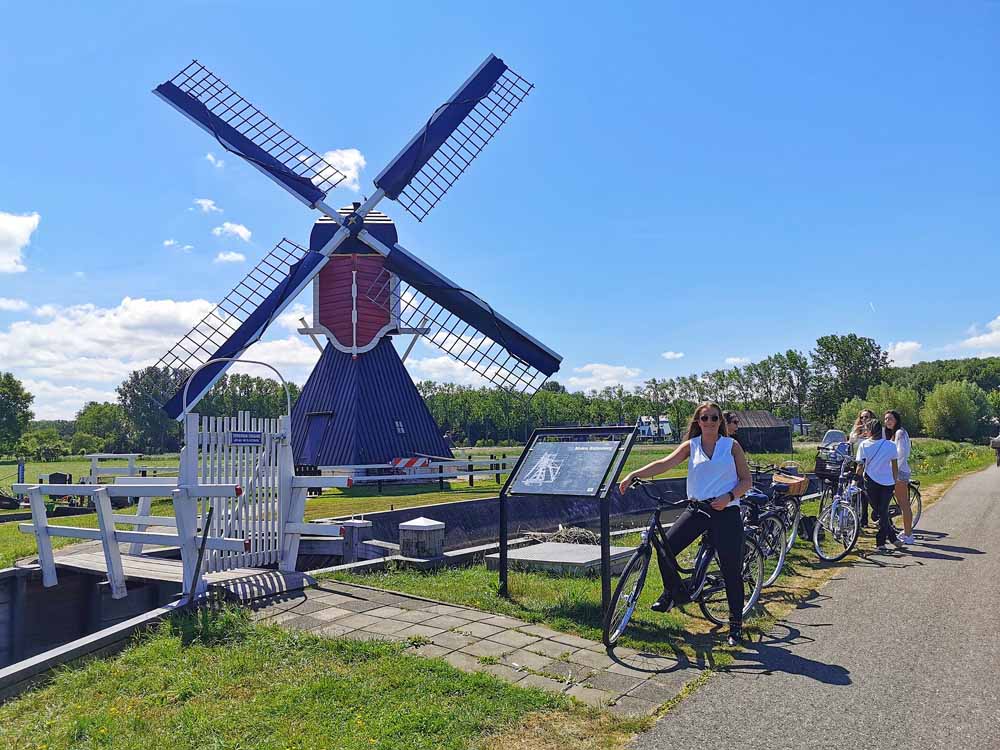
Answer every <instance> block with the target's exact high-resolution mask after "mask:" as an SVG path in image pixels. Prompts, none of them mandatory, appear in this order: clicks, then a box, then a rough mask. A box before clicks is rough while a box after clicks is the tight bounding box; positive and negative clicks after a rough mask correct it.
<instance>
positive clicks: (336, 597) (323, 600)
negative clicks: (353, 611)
mask: <svg viewBox="0 0 1000 750" xmlns="http://www.w3.org/2000/svg"><path fill="white" fill-rule="evenodd" d="M309 598H310V599H312V600H313V601H317V602H319V603H320V604H324V605H326V606H328V607H329V606H333V607H337V606H339V605H340V603H341V602H353V601H356V600H355V599H352V598H351V597H349V596H344V595H343V594H321V595H320V596H316V597H309Z"/></svg>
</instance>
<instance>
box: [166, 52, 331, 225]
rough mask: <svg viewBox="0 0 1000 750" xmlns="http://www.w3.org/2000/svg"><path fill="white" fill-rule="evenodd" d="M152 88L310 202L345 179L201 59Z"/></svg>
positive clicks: (308, 203)
mask: <svg viewBox="0 0 1000 750" xmlns="http://www.w3.org/2000/svg"><path fill="white" fill-rule="evenodd" d="M154 93H156V94H157V95H158V96H160V97H161V98H163V99H165V100H166V101H167V102H168V103H170V104H171V105H172V106H174V107H175V108H176V109H178V110H180V111H181V113H182V114H184V115H185V116H187V117H188V118H190V119H192V120H194V121H195V122H196V123H197V124H198V125H199V126H201V127H202V128H204V129H205V130H207V131H208V132H209V133H211V134H212V135H213V136H214V137H215V138H216V140H218V141H219V143H220V144H222V146H223V148H225V149H226V150H227V151H229V152H231V153H235V154H237V155H238V156H241V157H243V158H244V159H246V160H247V161H248V162H250V163H251V164H252V165H253V166H255V167H257V168H258V169H260V170H261V171H262V172H264V173H265V174H266V175H268V176H269V177H271V178H272V179H274V180H275V181H276V182H277V183H278V184H280V185H281V186H282V187H284V188H285V189H286V190H288V191H289V192H291V193H292V194H293V195H295V196H296V197H297V198H299V199H300V200H301V201H303V202H304V203H305V204H306V205H308V206H310V207H315V206H316V204H317V203H318V202H319V201H321V200H323V199H324V198H325V197H326V194H327V193H328V192H329V191H330V190H332V189H333V188H335V187H337V185H339V184H340V183H341V182H343V181H344V180H345V179H346V175H344V173H343V172H341V171H340V170H338V169H337V168H336V167H334V166H333V165H332V164H330V162H328V161H327V160H326V159H324V158H323V157H322V156H320V155H319V154H317V153H316V152H315V151H313V150H312V149H311V148H309V147H308V146H306V145H304V144H303V143H302V142H301V141H299V140H298V139H297V138H295V137H294V136H292V135H291V134H290V133H288V131H286V130H285V129H284V128H282V127H281V126H280V125H278V124H277V123H276V122H275V121H274V120H272V119H271V118H270V117H268V116H267V115H265V114H264V113H263V112H261V111H260V110H259V109H257V107H255V106H254V105H253V104H251V103H250V102H248V101H247V100H246V99H244V98H243V97H242V96H240V95H239V94H238V93H237V92H236V91H234V90H233V89H232V88H231V87H230V86H229V85H228V84H227V83H226V82H225V81H223V80H222V79H221V78H219V77H218V76H217V75H215V73H213V72H212V71H210V70H209V69H208V68H206V67H205V66H204V65H202V64H201V63H199V62H198V61H197V60H195V61H193V62H192V63H191V64H190V65H188V66H187V67H186V68H184V69H183V70H182V71H181V72H180V73H178V74H177V75H175V76H174V77H173V78H171V79H170V80H169V81H166V82H165V83H161V84H160V85H159V86H157V87H156V89H154Z"/></svg>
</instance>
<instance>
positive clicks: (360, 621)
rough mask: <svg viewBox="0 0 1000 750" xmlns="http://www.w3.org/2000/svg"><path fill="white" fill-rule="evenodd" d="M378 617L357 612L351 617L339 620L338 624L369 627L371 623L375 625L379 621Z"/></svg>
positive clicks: (356, 627) (351, 626) (350, 626)
mask: <svg viewBox="0 0 1000 750" xmlns="http://www.w3.org/2000/svg"><path fill="white" fill-rule="evenodd" d="M378 621H379V620H378V618H377V617H372V616H371V615H366V614H360V613H355V614H353V615H350V616H349V617H344V618H343V619H341V620H339V621H338V622H337V624H338V625H343V626H345V627H349V628H355V629H358V628H367V627H368V626H369V625H374V624H375V623H376V622H378Z"/></svg>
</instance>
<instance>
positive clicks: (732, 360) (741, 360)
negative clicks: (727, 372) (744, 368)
mask: <svg viewBox="0 0 1000 750" xmlns="http://www.w3.org/2000/svg"><path fill="white" fill-rule="evenodd" d="M726 364H727V365H733V366H735V365H748V364H750V358H749V357H726Z"/></svg>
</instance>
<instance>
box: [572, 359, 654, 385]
mask: <svg viewBox="0 0 1000 750" xmlns="http://www.w3.org/2000/svg"><path fill="white" fill-rule="evenodd" d="M573 372H578V373H581V374H580V375H573V376H572V377H569V378H567V379H566V385H567V387H569V388H570V389H571V390H580V391H591V390H601V389H602V388H605V387H607V386H609V385H624V386H633V385H638V384H639V375H640V374H641V373H642V370H640V369H638V368H637V367H626V366H624V365H609V364H605V363H603V362H592V363H590V364H586V365H584V366H583V367H576V368H574V369H573Z"/></svg>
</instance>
